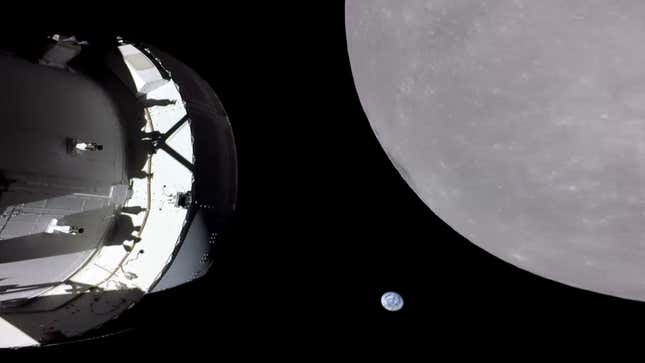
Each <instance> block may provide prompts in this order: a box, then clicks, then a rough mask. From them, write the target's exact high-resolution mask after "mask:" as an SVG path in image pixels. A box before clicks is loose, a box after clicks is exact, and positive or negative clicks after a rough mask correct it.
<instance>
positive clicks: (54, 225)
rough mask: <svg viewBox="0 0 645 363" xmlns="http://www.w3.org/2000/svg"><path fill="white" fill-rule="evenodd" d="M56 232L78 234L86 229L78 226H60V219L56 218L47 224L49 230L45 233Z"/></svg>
mask: <svg viewBox="0 0 645 363" xmlns="http://www.w3.org/2000/svg"><path fill="white" fill-rule="evenodd" d="M56 232H58V233H65V234H71V235H77V234H82V233H83V232H85V229H83V228H82V227H77V226H59V225H58V219H56V218H54V219H52V220H51V222H49V225H48V226H47V230H45V233H48V234H52V233H56Z"/></svg>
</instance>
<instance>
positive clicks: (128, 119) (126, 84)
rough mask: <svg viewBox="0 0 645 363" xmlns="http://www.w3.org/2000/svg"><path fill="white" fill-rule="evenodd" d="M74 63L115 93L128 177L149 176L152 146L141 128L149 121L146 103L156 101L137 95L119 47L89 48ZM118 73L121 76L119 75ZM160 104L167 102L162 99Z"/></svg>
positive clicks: (140, 177) (108, 90)
mask: <svg viewBox="0 0 645 363" xmlns="http://www.w3.org/2000/svg"><path fill="white" fill-rule="evenodd" d="M108 65H109V67H108ZM72 67H73V68H74V69H75V70H78V71H80V72H82V73H83V74H85V75H86V76H88V77H90V78H92V79H94V80H95V81H96V82H98V83H99V84H100V85H101V86H102V87H103V88H104V89H105V90H106V91H107V92H108V94H110V95H112V99H113V101H114V104H115V105H116V106H117V109H118V110H119V115H120V120H121V123H122V126H123V130H124V132H125V135H124V136H125V140H126V145H127V152H126V157H127V158H126V159H127V160H126V174H127V178H128V179H133V178H135V179H142V178H146V177H147V174H146V173H145V172H144V171H143V168H144V167H145V164H146V162H147V158H148V153H149V152H150V147H149V146H148V143H146V142H144V141H142V138H143V136H144V133H143V132H142V129H143V128H144V127H145V125H146V118H145V110H146V107H150V106H154V105H156V104H157V102H155V101H154V100H153V101H142V100H141V99H140V98H138V97H137V96H136V94H135V92H134V90H135V86H134V83H133V81H131V80H130V76H129V71H128V69H127V67H126V65H125V63H123V61H121V56H120V55H119V54H117V51H116V50H115V51H112V52H104V51H97V50H94V49H92V48H88V49H86V50H84V51H83V53H81V55H80V56H78V57H77V58H76V59H75V60H74V61H73V62H72ZM117 73H119V74H121V75H122V76H121V77H119V76H117V75H116V74H117ZM125 75H127V76H125ZM126 80H127V81H126ZM158 104H159V105H163V104H166V103H165V101H163V100H159V103H158Z"/></svg>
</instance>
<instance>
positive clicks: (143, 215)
mask: <svg viewBox="0 0 645 363" xmlns="http://www.w3.org/2000/svg"><path fill="white" fill-rule="evenodd" d="M0 90H1V91H0V92H2V96H1V97H0V122H1V126H2V132H0V348H18V347H27V346H41V345H46V344H50V343H57V342H61V341H65V340H68V339H73V338H74V337H78V336H81V335H83V334H86V333H88V332H90V331H92V330H94V329H96V328H98V327H100V326H102V325H103V324H105V323H106V322H108V321H110V320H112V319H115V318H117V317H119V316H120V315H121V314H122V313H123V312H124V311H125V310H127V309H129V308H130V307H132V306H133V305H134V304H136V303H137V302H138V301H139V300H140V299H141V298H142V297H143V296H144V295H146V294H150V293H154V292H157V291H161V290H166V289H170V288H173V287H175V286H178V285H181V284H184V283H187V282H189V281H191V280H194V279H196V278H199V277H201V276H203V275H204V274H205V273H206V272H207V271H208V269H209V267H210V266H211V264H212V261H213V260H212V256H211V252H212V251H211V250H212V247H213V245H214V243H215V242H216V241H217V239H218V236H219V234H221V231H222V228H223V227H224V226H225V225H226V222H227V221H228V220H229V219H230V217H231V216H232V215H233V213H234V210H235V204H236V195H237V162H236V152H235V144H234V137H233V132H232V129H231V126H230V124H229V121H228V118H227V115H226V113H225V111H224V108H223V107H222V105H221V103H220V101H219V99H218V97H217V96H216V94H215V92H214V91H213V90H212V88H211V87H210V86H209V85H208V84H207V83H206V82H205V81H204V80H203V79H202V78H200V77H199V76H198V75H197V74H196V73H195V72H194V71H193V70H191V69H190V68H189V67H188V66H186V65H185V64H183V63H181V62H180V61H178V60H176V59H175V58H173V57H172V56H170V55H168V54H166V53H164V52H162V51H160V50H158V49H155V48H153V47H151V46H149V45H145V44H139V43H132V42H128V41H126V40H124V39H122V38H114V39H110V40H109V41H105V39H102V40H100V41H99V40H97V41H96V42H94V41H92V40H89V41H85V40H81V39H77V38H76V37H73V36H62V35H52V36H49V37H44V38H42V39H40V38H38V39H35V40H34V42H30V43H29V44H28V45H24V44H21V45H17V46H13V45H12V46H5V47H2V48H0Z"/></svg>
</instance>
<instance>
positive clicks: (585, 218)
mask: <svg viewBox="0 0 645 363" xmlns="http://www.w3.org/2000/svg"><path fill="white" fill-rule="evenodd" d="M643 14H645V2H643V1H638V0H624V1H612V2H608V1H601V0H567V1H562V0H541V1H532V0H526V1H523V0H490V1H484V0H399V1H390V0H350V1H347V2H346V31H347V41H348V50H349V55H350V61H351V66H352V72H353V75H354V81H355V85H356V88H357V91H358V94H359V96H360V100H361V103H362V105H363V108H364V110H365V113H366V115H367V117H368V119H369V121H370V124H371V126H372V128H373V130H374V132H375V134H376V136H377V137H378V139H379V141H380V143H381V145H382V146H383V148H384V149H385V151H386V152H387V154H388V155H389V157H390V159H391V160H392V162H393V163H394V165H395V166H396V167H397V169H398V170H399V172H400V174H401V175H402V176H403V177H404V178H405V180H406V181H407V183H408V184H409V185H410V187H411V188H412V189H413V190H414V191H415V192H416V193H417V194H418V196H419V197H420V198H421V199H422V200H423V201H424V202H425V203H426V204H427V206H428V207H429V208H430V209H431V210H432V211H433V212H434V213H435V214H436V215H438V216H439V217H440V218H441V219H442V220H443V221H445V222H446V223H447V224H448V225H450V226H451V227H452V228H453V229H454V230H456V231H457V232H459V233H460V234H461V235H463V236H464V237H466V238H467V239H469V240H470V241H471V242H473V243H475V244H476V245H478V246H480V247H481V248H483V249H484V250H486V251H488V252H490V253H491V254H493V255H495V256H497V257H499V258H500V259H502V260H504V261H506V262H509V263H511V264H513V265H515V266H517V267H520V268H522V269H525V270H527V271H530V272H533V273H535V274H537V275H540V276H542V277H545V278H549V279H552V280H555V281H558V282H561V283H564V284H568V285H571V286H574V287H578V288H582V289H586V290H590V291H595V292H599V293H604V294H609V295H613V296H618V297H622V298H628V299H634V300H641V301H645V47H643V39H645V21H643ZM453 257H454V258H455V259H458V258H459V256H453Z"/></svg>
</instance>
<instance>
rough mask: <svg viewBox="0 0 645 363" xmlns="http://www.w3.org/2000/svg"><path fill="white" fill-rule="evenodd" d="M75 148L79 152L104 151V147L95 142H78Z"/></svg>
mask: <svg viewBox="0 0 645 363" xmlns="http://www.w3.org/2000/svg"><path fill="white" fill-rule="evenodd" d="M74 148H75V149H76V150H78V151H101V150H103V145H99V144H97V143H95V142H77V143H76V145H74Z"/></svg>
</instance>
